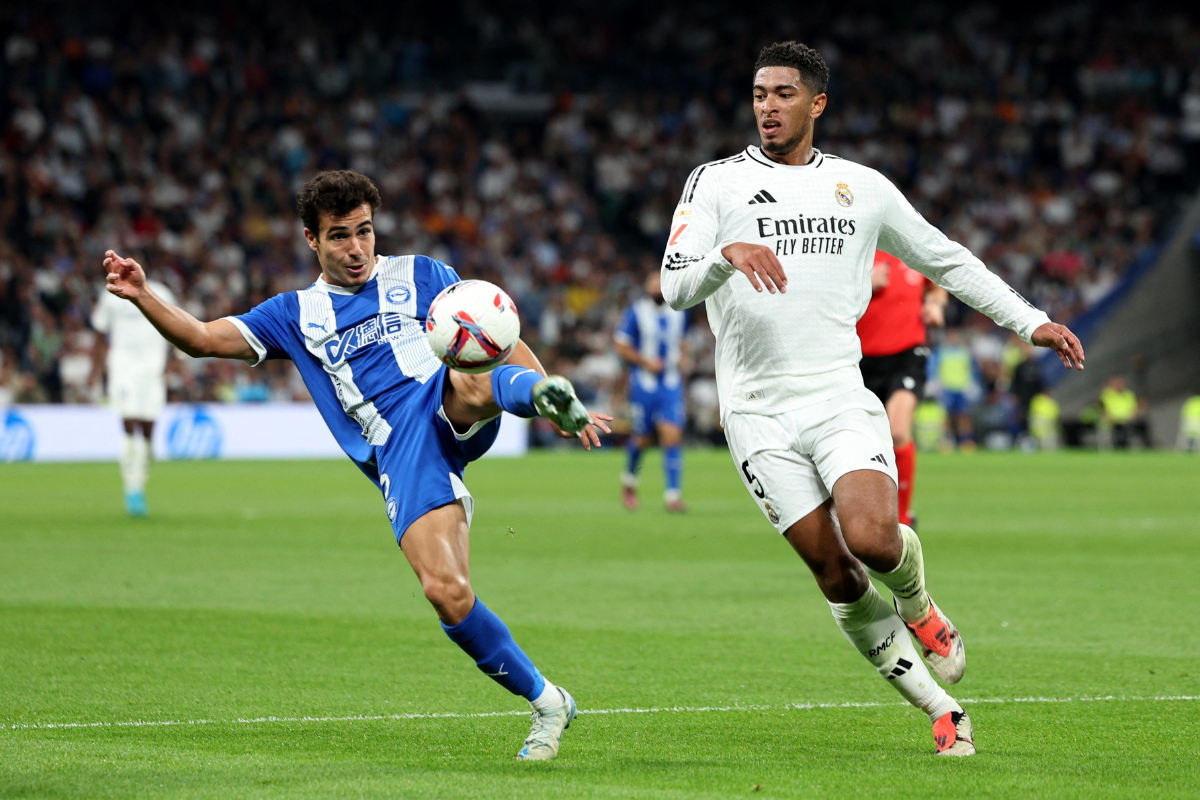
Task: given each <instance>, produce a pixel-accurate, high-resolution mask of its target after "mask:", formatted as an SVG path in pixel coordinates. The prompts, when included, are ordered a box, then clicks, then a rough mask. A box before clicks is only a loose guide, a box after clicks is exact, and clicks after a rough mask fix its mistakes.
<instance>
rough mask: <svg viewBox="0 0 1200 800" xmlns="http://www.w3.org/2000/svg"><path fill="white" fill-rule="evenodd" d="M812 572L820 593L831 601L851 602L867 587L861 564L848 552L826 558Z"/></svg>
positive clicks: (865, 575) (860, 595)
mask: <svg viewBox="0 0 1200 800" xmlns="http://www.w3.org/2000/svg"><path fill="white" fill-rule="evenodd" d="M814 573H815V577H816V579H817V585H818V586H820V588H821V593H822V594H824V595H825V597H826V598H827V599H828V600H829V601H830V602H832V603H852V602H854V601H855V600H857V599H858V598H860V597H862V593H863V592H864V591H865V590H866V587H867V574H866V572H864V571H863V568H862V564H860V563H859V561H858V559H856V558H853V557H852V556H851V555H850V554H849V553H843V554H841V555H839V556H837V557H835V558H830V559H828V560H827V561H826V562H825V563H824V564H822V565H821V566H820V568H819V569H817V570H814Z"/></svg>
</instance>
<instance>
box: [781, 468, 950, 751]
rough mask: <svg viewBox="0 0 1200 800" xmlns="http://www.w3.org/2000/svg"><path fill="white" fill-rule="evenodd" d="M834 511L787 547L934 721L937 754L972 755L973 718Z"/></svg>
mask: <svg viewBox="0 0 1200 800" xmlns="http://www.w3.org/2000/svg"><path fill="white" fill-rule="evenodd" d="M884 477H886V476H884ZM843 480H844V478H843ZM839 483H840V481H839ZM831 507H832V503H831V502H828V501H827V502H826V503H825V504H824V505H822V506H820V507H819V508H817V509H816V510H815V511H813V512H811V513H810V514H808V515H807V516H805V517H804V518H803V519H801V520H800V521H799V522H796V523H795V524H794V525H792V526H791V527H790V528H788V530H787V532H786V534H785V535H786V537H787V540H788V542H789V543H791V545H792V547H793V548H794V549H795V550H796V552H797V553H798V554H799V555H800V557H801V558H802V559H804V562H805V563H806V564H807V565H808V567H809V569H811V570H812V573H813V576H814V577H815V578H816V580H817V585H818V586H819V587H820V589H821V592H822V593H823V594H824V595H825V598H826V600H827V601H828V602H829V608H830V611H831V612H832V613H833V618H834V620H836V622H837V624H838V627H839V628H841V629H842V633H843V634H845V636H846V638H847V639H848V640H849V641H850V643H851V644H852V645H853V646H854V648H855V649H856V650H858V651H859V652H860V653H861V654H862V655H863V657H864V658H866V659H867V661H869V662H871V665H872V666H873V667H875V669H876V671H878V672H879V674H880V675H881V676H882V677H883V678H884V679H885V680H887V681H888V682H889V683H891V684H892V686H893V687H895V689H896V691H898V692H899V693H900V694H901V696H903V697H904V699H905V700H907V701H908V702H910V703H912V704H913V705H914V706H916V707H917V708H919V709H921V710H922V711H924V712H925V713H926V714H927V715H928V716H929V720H930V723H931V724H932V725H933V727H934V740H935V743H936V745H937V752H938V753H939V754H945V755H970V754H971V753H973V752H974V744H973V743H972V742H971V740H970V719H969V718H968V717H967V715H966V713H965V712H964V711H963V708H962V706H960V705H959V704H958V702H957V701H956V700H955V699H954V698H953V697H951V696H950V695H948V694H947V693H946V691H945V689H943V688H942V687H941V686H939V685H938V684H937V682H936V681H934V679H933V676H932V675H930V674H929V671H928V670H927V669H926V667H925V665H924V664H923V663H922V662H921V659H920V658H919V657H918V656H917V652H916V649H915V648H914V647H913V645H912V641H911V640H910V639H909V638H908V636H906V635H905V625H904V621H903V620H902V619H901V618H900V617H899V615H897V613H896V611H895V610H894V609H893V608H892V607H891V606H890V605H889V604H888V603H887V601H886V600H884V599H883V597H882V596H881V595H880V594H879V592H878V591H877V590H876V589H875V587H874V585H872V583H871V582H870V580H868V579H867V575H866V572H865V571H864V570H863V566H862V564H861V562H860V561H859V560H858V559H857V558H856V557H855V556H854V555H853V554H852V553H851V551H850V549H849V548H848V547H847V544H846V542H845V541H844V539H843V538H842V535H841V532H840V530H839V527H838V525H837V523H836V522H835V521H834V518H833V516H832V514H831V513H830V509H831ZM947 725H950V726H951V727H954V728H955V729H956V730H962V731H963V734H964V736H963V739H962V740H961V741H960V740H959V738H958V736H957V735H956V736H955V737H954V738H953V739H949V738H947V737H946V731H945V728H946V726H947Z"/></svg>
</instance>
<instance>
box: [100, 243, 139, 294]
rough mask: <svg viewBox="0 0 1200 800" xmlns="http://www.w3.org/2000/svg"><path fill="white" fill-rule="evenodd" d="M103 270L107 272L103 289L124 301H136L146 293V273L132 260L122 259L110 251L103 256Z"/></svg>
mask: <svg viewBox="0 0 1200 800" xmlns="http://www.w3.org/2000/svg"><path fill="white" fill-rule="evenodd" d="M104 269H105V270H107V271H108V277H107V278H106V280H105V287H104V288H106V289H108V291H109V292H110V293H112V294H115V295H116V296H117V297H120V298H123V299H125V300H137V299H138V298H140V297H141V296H142V295H143V294H144V293H145V291H146V271H145V270H143V269H142V265H141V264H139V263H137V262H136V261H134V260H133V259H132V258H122V257H121V256H119V255H117V254H116V253H115V252H113V251H112V250H109V251H108V252H106V253H105V254H104Z"/></svg>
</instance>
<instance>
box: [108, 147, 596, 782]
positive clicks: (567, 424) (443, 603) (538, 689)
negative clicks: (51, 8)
mask: <svg viewBox="0 0 1200 800" xmlns="http://www.w3.org/2000/svg"><path fill="white" fill-rule="evenodd" d="M379 203H380V197H379V191H378V189H376V187H375V184H374V183H372V182H371V180H370V179H369V178H367V177H366V176H365V175H362V174H360V173H357V172H354V171H350V170H340V171H331V172H323V173H321V174H319V175H317V176H316V177H315V178H313V179H312V180H311V181H309V182H308V183H307V184H305V186H304V187H303V188H302V189H301V190H300V193H299V195H298V196H297V200H296V209H297V211H298V212H299V215H300V218H301V219H302V220H303V221H304V235H305V238H306V239H307V241H308V245H309V247H310V248H311V249H312V250H313V251H314V252H315V253H316V254H317V259H318V261H319V263H320V267H321V275H320V277H318V278H317V280H316V282H315V283H313V285H312V286H310V287H308V288H307V289H303V290H300V291H296V292H287V293H286V294H281V295H277V296H275V297H272V298H270V299H269V300H267V301H266V302H264V303H261V304H260V305H258V306H256V307H255V308H253V309H251V310H250V312H249V313H247V314H243V315H241V316H237V317H226V318H224V319H219V320H215V321H213V322H201V321H199V320H197V319H196V318H195V317H193V316H192V315H191V314H189V313H187V312H186V311H184V310H183V309H181V308H178V307H176V306H174V305H171V304H169V303H166V302H164V301H163V300H162V299H161V298H160V297H158V296H157V295H156V294H155V293H154V292H153V291H152V290H151V289H150V288H149V287H148V286H147V283H146V275H145V272H144V271H143V270H142V268H141V266H140V265H138V264H137V262H135V261H133V260H132V259H128V258H122V257H120V256H118V255H117V254H116V253H114V252H112V251H109V252H108V253H107V254H106V256H105V259H104V266H105V269H106V271H107V272H108V278H107V288H108V291H109V292H111V293H112V294H114V295H116V296H117V297H121V298H124V299H126V300H129V301H130V302H132V303H133V304H134V305H135V306H137V308H138V309H139V310H140V311H141V312H142V313H143V314H144V315H145V316H146V318H147V319H148V320H150V322H151V323H153V325H154V327H155V328H157V329H158V331H159V332H160V333H162V335H163V336H164V337H165V338H166V339H167V340H168V341H170V342H171V343H172V344H174V345H175V346H176V347H178V348H179V349H180V350H182V351H184V352H185V353H187V354H189V355H191V356H196V357H201V356H210V357H217V358H236V359H241V360H243V361H246V362H247V363H249V364H252V365H257V364H260V363H262V362H263V361H264V360H266V359H268V358H290V359H291V360H292V361H293V362H294V363H295V364H296V367H297V368H298V369H299V370H300V374H301V376H302V377H303V378H304V382H305V385H306V386H307V387H308V390H309V392H310V394H311V395H312V397H313V400H314V402H315V403H316V405H317V408H318V409H319V410H320V412H321V415H322V417H323V418H324V419H325V422H326V424H327V425H328V426H329V430H330V431H331V432H332V433H333V435H334V437H335V438H336V439H337V441H338V444H339V445H341V447H342V449H343V450H344V451H345V452H346V455H348V456H349V457H350V459H351V460H352V461H353V462H354V464H355V466H357V467H358V468H359V469H360V470H362V471H363V473H364V474H366V476H367V477H368V478H370V479H371V481H372V482H374V483H375V485H376V486H378V487H379V489H380V490H381V491H382V493H383V497H384V504H385V508H386V510H387V516H388V519H389V521H390V522H391V524H392V529H393V531H394V533H395V535H396V541H397V542H398V543H399V545H400V548H401V550H402V551H403V552H404V555H405V556H406V557H407V558H408V562H409V564H410V565H411V566H412V568H413V571H414V572H415V573H416V575H417V578H418V579H419V580H420V581H421V586H422V588H423V590H424V592H425V597H426V598H427V599H428V600H429V602H430V603H431V604H432V605H433V607H434V609H435V611H436V612H437V615H438V617H439V618H440V619H441V622H442V627H443V629H444V630H445V631H446V634H447V635H448V636H449V637H450V639H451V640H453V641H454V642H455V644H457V645H458V646H459V647H461V648H462V649H463V650H464V651H465V652H466V653H467V655H469V656H470V657H471V658H472V659H474V661H475V663H476V664H477V665H478V667H479V669H480V670H482V671H483V672H484V673H485V674H486V675H487V676H488V677H490V678H492V679H493V680H495V681H496V682H497V683H499V684H500V685H501V686H503V687H504V688H506V689H508V690H509V691H510V692H512V693H513V694H517V695H520V696H521V697H524V698H525V699H526V700H528V701H529V702H530V704H531V706H532V707H533V727H532V729H531V731H530V733H529V736H528V737H527V738H526V739H525V742H524V744H523V746H522V747H521V749H520V751H519V752H518V754H517V758H519V759H528V760H546V759H551V758H554V757H555V756H556V755H557V754H558V748H559V741H560V739H561V738H562V733H563V731H564V730H565V729H566V728H567V726H568V725H570V723H571V720H573V719H574V718H575V713H576V709H575V701H574V700H573V699H572V697H571V695H569V694H568V693H567V692H566V690H564V689H561V688H560V687H557V686H555V685H554V684H552V683H551V682H550V681H548V680H546V679H545V678H543V677H542V674H541V673H540V672H539V671H538V669H537V668H536V667H535V666H534V665H533V662H532V661H531V660H530V659H529V657H528V656H527V655H526V654H525V653H524V651H523V650H521V648H520V647H519V646H518V645H517V643H516V642H515V641H514V640H513V637H512V635H511V634H510V633H509V630H508V628H507V627H506V626H505V624H504V623H503V622H502V621H501V620H500V618H499V617H497V616H496V615H495V614H494V613H492V612H491V611H490V610H489V609H488V608H487V606H485V605H484V604H483V601H481V600H479V599H478V598H477V597H476V596H475V592H474V591H473V590H472V588H471V582H470V578H469V572H468V561H469V541H468V535H469V529H470V524H471V514H472V511H473V506H474V502H473V500H472V498H471V494H470V492H468V491H467V487H466V486H465V485H464V483H463V480H462V476H463V471H464V469H465V468H466V465H467V463H468V462H470V461H474V460H475V459H477V458H479V457H480V456H482V455H483V454H484V452H486V451H487V449H488V448H489V447H490V446H491V445H492V443H493V442H494V441H495V439H496V434H497V432H498V431H499V428H500V419H499V418H500V413H501V411H502V410H503V411H508V412H510V413H512V414H516V415H517V416H521V417H534V416H538V415H541V416H544V417H546V418H547V419H549V420H550V421H551V422H553V423H554V424H555V425H556V426H557V427H558V428H559V430H560V431H562V432H564V434H566V435H571V436H578V437H579V438H580V440H581V441H582V443H583V446H584V447H585V448H587V449H589V450H590V449H591V448H592V447H593V446H597V447H598V446H599V445H600V440H599V438H598V436H597V434H596V430H595V428H597V427H598V428H600V429H601V430H603V431H605V432H608V428H607V426H606V425H605V424H604V422H605V420H609V419H611V418H610V417H606V416H603V415H599V414H589V413H588V412H587V410H586V409H584V407H583V405H582V404H581V403H580V402H579V400H578V399H577V398H576V397H575V392H574V390H573V389H572V387H571V384H570V382H569V381H567V380H566V379H565V378H562V377H558V376H550V377H547V376H546V374H545V370H544V369H542V365H541V364H540V363H538V360H537V357H536V356H534V354H533V353H532V352H531V351H530V350H529V348H528V347H527V346H526V345H525V344H524V343H523V342H522V343H519V344H518V346H517V348H516V349H515V350H514V351H513V354H512V356H511V357H510V358H509V360H508V362H507V363H506V364H505V365H503V366H501V367H499V368H498V369H495V370H493V371H492V372H491V373H486V374H482V375H468V374H466V373H462V372H457V371H454V370H450V369H447V368H446V367H445V366H444V365H443V364H442V363H441V362H440V361H439V360H438V359H437V357H436V356H434V354H433V351H432V350H430V348H429V345H428V343H427V342H426V339H425V326H424V320H425V316H426V314H427V312H428V310H429V303H430V301H432V300H433V298H434V297H435V296H437V294H438V292H440V291H441V290H442V289H444V288H445V287H447V286H449V285H451V284H453V283H457V282H458V280H459V278H458V275H456V274H455V272H454V270H453V269H451V268H450V267H448V266H446V265H445V264H443V263H441V262H439V261H435V260H433V259H431V258H428V257H426V256H419V255H418V256H376V254H375V230H374V225H373V220H374V214H375V210H376V209H377V208H378V207H379Z"/></svg>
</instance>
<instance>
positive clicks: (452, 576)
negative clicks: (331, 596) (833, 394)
mask: <svg viewBox="0 0 1200 800" xmlns="http://www.w3.org/2000/svg"><path fill="white" fill-rule="evenodd" d="M469 541H470V540H469V526H468V521H467V513H466V509H465V508H464V507H463V505H462V503H461V501H459V502H454V503H450V504H449V505H444V506H441V507H439V508H435V509H434V510H432V511H430V512H428V513H426V514H425V515H423V516H421V517H420V518H418V519H417V520H416V522H414V523H413V524H412V525H410V526H409V527H408V529H407V530H406V531H405V533H404V535H403V537H402V538H401V539H400V548H401V550H403V551H404V555H405V557H406V558H407V559H408V563H409V564H410V565H412V568H413V572H415V573H416V575H417V579H418V580H420V582H421V588H422V590H423V591H424V593H425V598H426V599H427V600H429V602H430V603H431V604H432V605H433V607H434V610H436V611H437V615H438V618H439V619H440V620H441V622H442V629H443V630H445V631H446V635H447V636H449V637H450V639H451V641H453V642H454V643H455V644H457V645H458V646H459V647H461V648H462V650H463V652H465V653H466V654H467V655H469V656H470V657H471V658H472V659H473V660H474V661H475V664H476V666H478V667H479V669H480V670H481V671H482V672H483V673H484V674H485V675H487V676H488V677H489V678H491V679H492V680H494V681H496V683H498V684H500V685H501V686H503V687H504V688H505V689H507V690H508V691H510V692H512V693H513V694H515V695H519V696H521V697H524V698H525V699H526V700H528V701H529V703H530V705H531V706H532V707H533V711H534V714H533V728H532V730H531V731H530V733H529V736H528V738H526V740H525V743H524V745H523V746H522V748H521V750H520V752H519V753H518V754H517V757H518V758H521V759H530V760H546V759H551V758H554V757H555V756H556V755H558V745H559V741H560V740H561V739H562V733H563V731H564V730H566V728H567V727H568V726H569V725H570V724H571V720H573V719H574V718H575V701H574V699H572V698H571V695H569V694H568V693H567V692H566V691H565V690H561V689H559V688H558V687H556V686H555V685H554V684H552V683H550V682H549V681H547V680H546V679H545V678H543V677H542V674H541V673H540V672H539V671H538V669H537V667H535V666H534V665H533V661H531V660H530V658H529V656H527V655H526V654H525V651H524V650H522V649H521V648H520V646H519V645H518V644H517V643H516V641H515V640H514V639H513V637H512V634H511V633H510V632H509V630H508V627H507V626H506V625H505V624H504V622H503V621H502V620H501V619H500V618H499V617H498V616H496V615H495V614H494V613H493V612H492V611H491V609H489V608H488V607H487V606H486V605H484V604H483V601H482V600H480V599H479V598H478V597H476V596H475V591H474V590H473V589H472V588H471V577H470V567H469V562H470V544H469Z"/></svg>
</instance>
